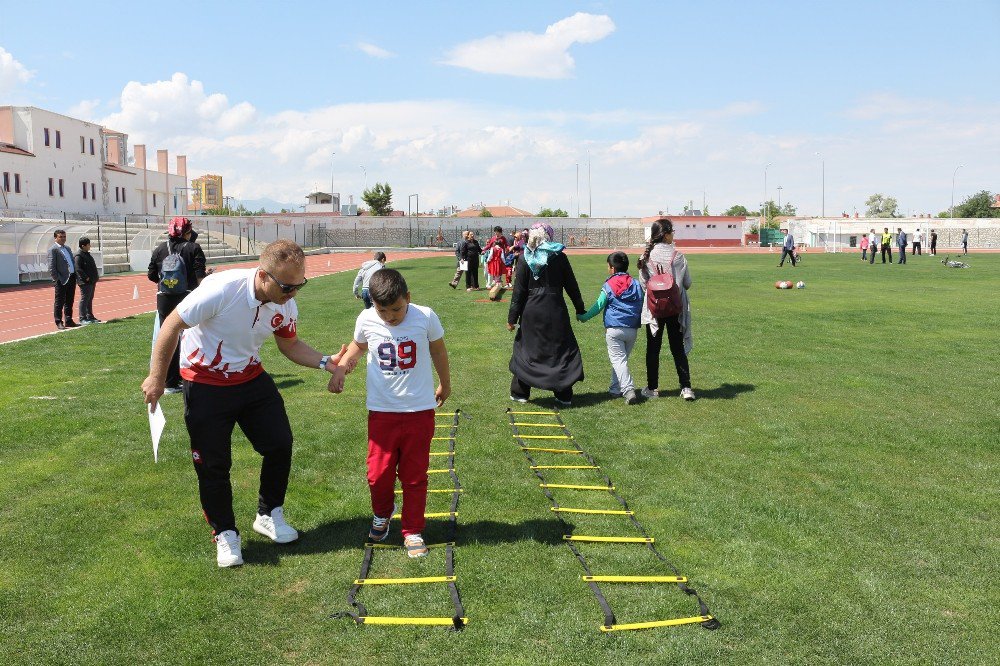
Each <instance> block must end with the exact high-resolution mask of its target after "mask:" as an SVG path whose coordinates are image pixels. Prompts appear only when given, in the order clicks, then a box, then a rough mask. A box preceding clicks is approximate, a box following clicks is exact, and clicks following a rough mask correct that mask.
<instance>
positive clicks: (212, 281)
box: [142, 240, 347, 567]
mask: <svg viewBox="0 0 1000 666" xmlns="http://www.w3.org/2000/svg"><path fill="white" fill-rule="evenodd" d="M305 274H306V267H305V254H304V253H303V252H302V248H300V247H299V246H298V245H296V244H295V243H292V242H290V241H283V240H279V241H275V242H274V243H270V244H269V245H268V246H267V248H266V249H265V250H264V252H263V253H262V254H261V257H260V266H258V267H257V268H248V269H233V270H228V271H223V272H221V273H216V274H214V275H210V276H208V277H207V278H205V279H204V280H203V281H202V282H201V284H200V285H199V286H198V288H197V289H195V290H193V291H192V292H191V293H190V294H188V296H187V297H186V298H185V299H184V301H183V302H182V303H181V304H180V305H179V306H177V309H175V310H174V311H173V312H171V313H170V315H169V316H167V318H166V319H165V320H164V322H163V324H162V326H161V327H160V334H159V336H158V337H157V339H156V346H155V348H154V349H153V358H152V364H151V367H150V371H149V376H148V377H146V380H145V381H144V382H143V383H142V392H143V394H144V395H145V400H146V403H147V404H149V406H150V408H151V409H152V408H154V407H155V406H156V403H157V401H158V400H159V399H160V397H161V396H162V395H163V392H164V384H165V381H166V374H167V366H168V365H169V363H170V357H171V355H172V353H173V350H174V349H175V348H176V346H177V339H178V337H179V336H180V333H181V331H182V330H184V331H186V332H185V333H184V337H183V341H182V343H181V378H182V379H183V382H184V422H185V424H186V425H187V430H188V435H189V436H190V439H191V458H192V460H193V461H194V468H195V472H196V473H197V475H198V491H199V494H200V496H201V505H202V509H203V510H204V513H205V518H206V519H207V520H208V523H209V525H211V526H212V530H213V534H214V537H215V539H214V540H215V543H216V560H217V562H218V565H219V566H220V567H231V566H238V565H241V564H243V555H242V548H241V545H242V541H241V539H240V534H239V530H238V529H237V528H236V518H235V516H234V514H233V489H232V483H231V482H230V479H229V469H230V467H231V466H232V433H233V428H234V426H236V425H237V424H239V426H240V430H242V431H243V434H244V435H246V437H247V439H248V440H250V443H251V444H252V445H253V447H254V449H255V450H256V451H257V452H258V453H260V454H261V455H262V456H263V458H264V460H263V462H262V464H261V471H260V490H259V494H258V503H257V516H256V519H255V520H254V523H253V529H254V531H255V532H258V533H260V534H263V535H264V536H266V537H268V538H270V539H271V540H272V541H274V542H276V543H289V542H291V541H295V540H296V539H297V538H298V536H299V534H298V532H297V531H296V530H295V529H294V528H293V527H292V526H290V525H289V524H288V523H287V522H285V518H284V503H285V491H286V489H287V488H288V474H289V472H290V470H291V465H292V429H291V426H290V424H289V422H288V415H287V413H286V412H285V404H284V401H283V400H282V398H281V394H280V393H278V389H277V387H276V386H275V384H274V381H273V380H272V379H271V376H270V375H268V374H267V373H266V372H264V368H263V367H262V366H261V361H260V348H261V346H262V345H263V344H264V342H265V341H266V340H267V339H268V338H269V337H271V336H273V337H274V340H275V343H276V344H277V345H278V349H279V350H280V351H281V353H282V354H284V355H285V357H287V358H288V359H289V360H291V361H293V362H295V363H298V364H299V365H303V366H306V367H311V368H319V369H321V370H326V371H328V372H331V373H332V372H333V370H334V368H335V367H336V365H337V363H338V362H340V359H341V357H342V355H343V354H344V352H345V351H346V350H347V347H346V346H343V347H342V348H341V350H340V353H339V354H336V355H334V356H324V355H323V354H320V353H319V352H318V351H316V350H314V349H313V348H312V347H310V346H309V345H308V344H306V343H305V342H303V341H302V340H300V339H299V338H298V336H297V335H296V326H297V322H298V308H297V307H296V305H295V300H294V297H295V294H297V293H298V291H299V290H300V289H301V288H302V287H304V286H305V285H306V282H307V280H306V278H305Z"/></svg>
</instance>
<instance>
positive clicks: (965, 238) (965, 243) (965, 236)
mask: <svg viewBox="0 0 1000 666" xmlns="http://www.w3.org/2000/svg"><path fill="white" fill-rule="evenodd" d="M967 254H969V232H968V231H966V230H965V229H962V255H963V256H964V255H967Z"/></svg>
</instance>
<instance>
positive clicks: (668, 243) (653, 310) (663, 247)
mask: <svg viewBox="0 0 1000 666" xmlns="http://www.w3.org/2000/svg"><path fill="white" fill-rule="evenodd" d="M636 265H637V266H638V268H639V280H640V281H641V282H642V285H643V288H644V290H645V292H646V299H645V301H644V302H643V306H642V318H641V320H640V321H641V322H642V324H643V325H644V326H645V327H646V388H644V389H642V391H641V393H642V395H643V396H644V397H646V398H659V397H660V391H659V386H660V349H661V346H662V344H663V332H664V331H666V333H667V342H668V344H669V345H670V353H671V355H672V356H673V357H674V367H675V368H676V369H677V379H678V380H679V381H680V385H681V397H682V398H684V399H685V400H694V391H693V390H691V371H690V368H689V366H688V359H687V355H688V354H689V353H690V352H691V347H692V343H693V340H692V337H691V303H690V301H689V300H688V294H687V290H688V289H689V288H690V287H691V273H690V272H689V271H688V265H687V259H686V258H685V257H684V255H683V254H681V253H680V252H678V251H677V248H676V247H674V225H673V223H672V222H671V221H670V220H669V219H668V218H665V217H661V218H660V219H658V220H656V221H655V222H653V225H652V227H651V229H650V238H649V243H647V244H646V251H645V252H643V254H642V257H640V258H639V261H638V262H637V263H636Z"/></svg>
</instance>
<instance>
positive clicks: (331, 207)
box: [330, 153, 337, 213]
mask: <svg viewBox="0 0 1000 666" xmlns="http://www.w3.org/2000/svg"><path fill="white" fill-rule="evenodd" d="M336 156H337V153H330V212H331V213H336V212H337V208H336V206H334V203H333V169H334V166H333V158H334V157H336Z"/></svg>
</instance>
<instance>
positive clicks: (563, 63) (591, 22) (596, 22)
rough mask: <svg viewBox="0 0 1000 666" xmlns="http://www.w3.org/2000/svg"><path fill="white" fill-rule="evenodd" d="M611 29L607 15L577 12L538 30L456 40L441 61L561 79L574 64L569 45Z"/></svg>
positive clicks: (493, 71)
mask: <svg viewBox="0 0 1000 666" xmlns="http://www.w3.org/2000/svg"><path fill="white" fill-rule="evenodd" d="M614 31H615V24H614V21H612V20H611V17H609V16H606V15H596V14H586V13H583V12H578V13H576V14H574V15H573V16H570V17H568V18H564V19H563V20H561V21H558V22H556V23H553V24H552V25H550V26H548V27H547V28H546V29H545V32H544V33H542V34H538V33H533V32H510V33H504V34H500V35H491V36H489V37H483V38H481V39H474V40H472V41H469V42H465V43H463V44H459V45H457V46H455V47H453V48H452V49H451V51H449V52H448V54H447V57H446V59H445V61H444V62H445V64H448V65H453V66H455V67H462V68H465V69H471V70H472V71H474V72H484V73H487V74H507V75H510V76H522V77H528V78H539V79H564V78H567V77H569V76H570V75H572V73H573V69H574V67H575V66H576V63H575V62H574V60H573V56H571V55H570V54H569V48H570V47H571V46H573V45H574V44H588V43H591V42H596V41H600V40H602V39H604V38H605V37H607V36H608V35H610V34H611V33H612V32H614Z"/></svg>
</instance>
